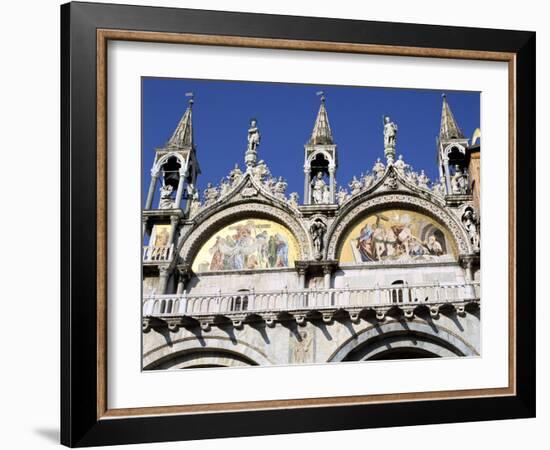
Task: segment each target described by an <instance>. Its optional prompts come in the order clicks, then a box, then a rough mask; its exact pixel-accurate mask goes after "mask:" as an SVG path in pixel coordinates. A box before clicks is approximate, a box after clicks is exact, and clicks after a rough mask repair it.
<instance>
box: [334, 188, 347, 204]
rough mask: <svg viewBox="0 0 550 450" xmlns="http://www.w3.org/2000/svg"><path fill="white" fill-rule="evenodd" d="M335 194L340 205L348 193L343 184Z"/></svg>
mask: <svg viewBox="0 0 550 450" xmlns="http://www.w3.org/2000/svg"><path fill="white" fill-rule="evenodd" d="M336 196H337V200H338V204H339V205H341V204H342V203H344V202H345V201H346V200H347V199H348V193H347V191H346V189H345V188H344V187H343V186H340V189H339V190H338V194H336Z"/></svg>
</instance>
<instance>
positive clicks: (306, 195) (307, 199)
mask: <svg viewBox="0 0 550 450" xmlns="http://www.w3.org/2000/svg"><path fill="white" fill-rule="evenodd" d="M310 185H311V168H310V167H309V166H304V205H309V204H310V203H311V198H310V193H309V190H310Z"/></svg>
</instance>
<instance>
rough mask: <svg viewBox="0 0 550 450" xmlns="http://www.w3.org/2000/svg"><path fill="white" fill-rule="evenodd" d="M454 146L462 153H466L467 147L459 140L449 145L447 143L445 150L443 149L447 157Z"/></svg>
mask: <svg viewBox="0 0 550 450" xmlns="http://www.w3.org/2000/svg"><path fill="white" fill-rule="evenodd" d="M453 148H456V149H457V150H458V151H459V152H460V153H462V154H463V155H465V154H466V147H464V146H463V145H461V144H459V143H457V142H453V143H451V144H449V145H447V146H446V147H445V150H444V151H443V153H444V154H445V156H446V157H448V156H449V153H451V151H452V150H453Z"/></svg>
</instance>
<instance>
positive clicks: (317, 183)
mask: <svg viewBox="0 0 550 450" xmlns="http://www.w3.org/2000/svg"><path fill="white" fill-rule="evenodd" d="M325 186H327V183H325V180H324V179H323V172H321V171H319V172H317V175H316V176H315V177H314V178H313V180H311V197H312V200H313V203H314V204H316V205H321V204H323V203H324V195H323V194H324V192H325Z"/></svg>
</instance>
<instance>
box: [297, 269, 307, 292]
mask: <svg viewBox="0 0 550 450" xmlns="http://www.w3.org/2000/svg"><path fill="white" fill-rule="evenodd" d="M298 287H299V288H300V289H305V288H306V271H305V270H304V269H298Z"/></svg>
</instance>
